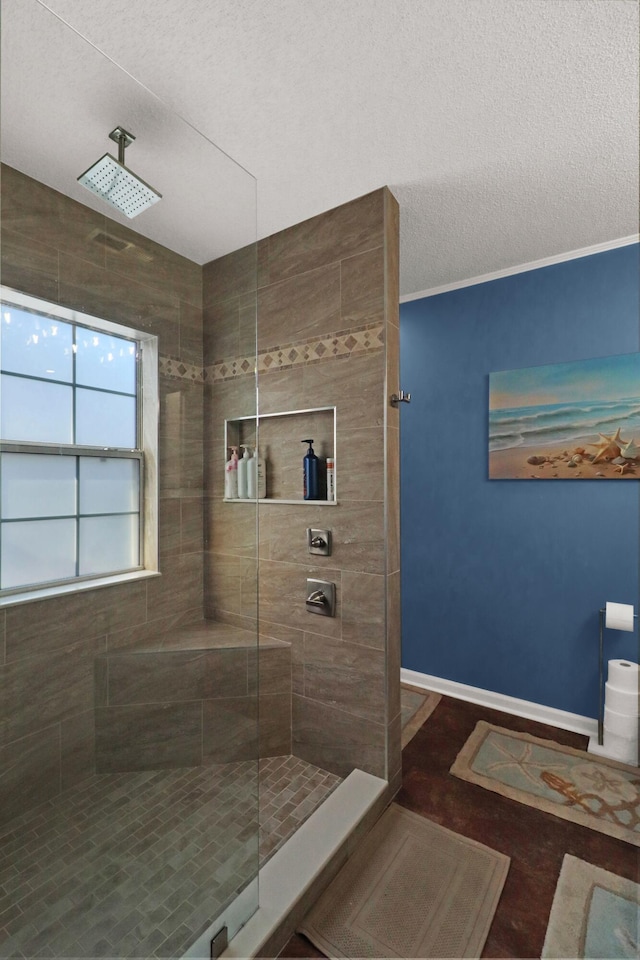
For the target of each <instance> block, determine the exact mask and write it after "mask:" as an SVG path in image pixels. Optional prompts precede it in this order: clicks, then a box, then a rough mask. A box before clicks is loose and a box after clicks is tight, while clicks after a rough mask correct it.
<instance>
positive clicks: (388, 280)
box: [384, 187, 400, 327]
mask: <svg viewBox="0 0 640 960" xmlns="http://www.w3.org/2000/svg"><path fill="white" fill-rule="evenodd" d="M384 245H385V255H386V272H385V290H386V307H385V312H386V317H387V323H391V324H393V325H394V326H396V327H398V326H399V325H400V207H399V206H398V201H397V200H396V198H395V197H394V195H393V194H392V193H391V191H390V190H389V188H388V187H385V188H384Z"/></svg>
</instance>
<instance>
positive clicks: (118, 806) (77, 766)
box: [0, 0, 258, 958]
mask: <svg viewBox="0 0 640 960" xmlns="http://www.w3.org/2000/svg"><path fill="white" fill-rule="evenodd" d="M0 3H1V7H2V10H1V12H2V25H3V29H2V59H1V68H2V76H1V82H2V86H1V90H0V93H1V98H2V100H1V106H2V110H1V112H0V116H1V122H2V129H1V134H2V138H1V160H2V178H1V188H2V195H1V207H0V210H1V213H2V217H3V221H4V224H5V225H6V224H10V229H7V230H6V231H3V263H2V277H1V278H0V279H1V281H2V283H3V284H4V285H5V286H7V287H9V288H11V289H13V290H19V291H21V292H23V293H26V294H30V295H31V296H34V297H38V298H40V299H42V300H43V301H46V302H49V303H52V304H57V305H62V306H64V307H66V308H69V309H70V310H75V311H79V312H80V313H82V314H83V315H85V316H87V317H89V318H90V317H95V318H99V319H100V320H106V321H108V322H109V323H108V325H107V332H106V333H104V332H101V333H100V334H96V335H95V337H94V336H90V337H87V338H86V342H85V341H84V340H83V341H82V342H77V343H76V344H73V342H72V340H71V339H70V333H69V331H70V329H71V325H65V324H63V323H57V327H56V330H55V332H54V329H53V327H54V326H56V324H55V323H53V321H52V325H49V326H47V324H46V321H41V320H40V321H38V322H40V323H41V324H42V323H44V325H45V327H46V330H45V329H44V327H43V328H42V329H40V328H38V329H33V323H34V321H32V319H31V318H30V316H29V314H28V312H25V314H24V316H23V315H20V316H18V315H17V314H16V316H15V317H12V323H14V327H13V329H14V331H18V333H19V334H20V336H19V337H18V336H16V337H15V338H14V339H13V340H12V341H11V344H10V346H9V347H7V348H6V349H5V350H4V351H3V356H2V358H1V366H2V377H3V385H2V387H3V389H2V411H1V420H2V427H3V432H2V440H3V441H6V444H5V447H4V449H3V451H2V456H3V457H5V456H6V457H16V458H17V459H15V460H13V461H9V467H8V468H7V471H6V475H5V480H6V483H7V486H6V487H5V486H4V485H3V494H2V498H0V499H2V507H3V512H2V515H1V516H0V522H2V528H3V530H4V528H7V530H8V528H11V530H9V532H8V533H6V534H5V533H3V536H2V557H0V559H2V558H5V559H7V558H9V554H11V556H10V558H9V559H10V560H11V565H10V564H9V563H6V564H3V565H2V568H0V576H1V575H2V569H5V570H10V569H11V567H14V568H16V569H18V570H19V575H20V581H21V582H25V581H27V582H31V583H37V582H43V581H45V580H50V579H52V578H53V579H55V578H57V577H63V576H69V575H73V574H74V570H75V568H76V566H77V565H78V566H79V569H80V573H81V574H86V575H88V576H90V577H94V576H95V577H96V583H95V584H94V581H93V579H91V580H90V581H89V582H88V584H87V582H85V584H84V585H83V586H84V589H82V590H78V591H75V592H74V591H73V590H71V591H68V588H67V591H66V592H65V591H63V592H59V593H58V594H55V595H48V594H47V593H46V591H41V592H40V594H39V596H38V599H37V600H36V599H35V598H34V597H33V596H32V597H31V599H30V598H29V595H28V592H26V593H21V594H15V593H11V587H12V586H13V584H12V583H11V582H8V581H7V582H5V581H2V582H1V584H0V626H1V625H2V624H5V623H6V631H5V635H4V637H2V636H0V651H2V650H4V652H5V662H4V665H2V664H0V702H2V704H3V711H4V713H3V721H6V722H5V723H4V726H3V739H2V740H1V741H0V769H1V770H3V771H7V770H10V771H11V775H10V776H8V777H2V778H0V835H2V836H3V838H4V839H5V840H7V843H8V846H10V848H11V851H12V855H11V857H10V858H9V860H7V861H1V860H0V887H2V888H3V889H5V891H8V890H9V889H11V891H12V893H11V894H9V900H10V902H9V903H8V905H7V906H8V908H9V914H5V915H4V917H5V918H6V916H8V915H10V919H9V920H8V921H7V922H6V924H5V925H4V926H3V927H0V954H2V955H3V956H7V957H14V956H15V957H24V956H37V955H42V954H45V953H46V955H47V956H49V957H69V956H84V957H87V956H98V955H102V956H104V955H108V956H117V957H120V958H127V957H140V956H146V957H158V958H159V957H179V956H183V955H185V954H187V953H188V954H189V955H190V956H206V957H208V956H209V941H210V939H211V937H212V935H214V934H215V933H217V931H218V929H219V927H220V926H221V925H223V924H227V925H228V927H229V936H230V937H232V936H233V933H234V932H235V930H236V929H238V928H239V926H241V925H242V924H244V923H245V922H246V920H247V919H248V917H249V916H250V915H251V913H253V911H254V910H255V909H256V908H257V874H258V731H257V723H258V709H257V696H258V678H257V670H258V656H257V599H256V598H257V584H256V556H257V547H256V522H255V515H256V504H255V503H247V504H245V505H242V506H241V509H242V510H243V516H242V557H239V556H235V557H234V556H232V555H231V552H229V553H227V554H225V553H224V551H220V554H218V553H217V552H216V551H217V547H218V545H219V544H220V542H221V537H224V535H225V534H224V531H225V529H226V527H225V523H226V518H224V517H222V518H221V517H220V516H219V514H217V513H215V514H214V513H212V512H211V510H210V501H211V497H210V488H209V486H208V478H209V477H210V476H213V475H214V474H215V475H216V477H217V476H218V474H220V477H222V473H221V472H220V470H219V464H220V463H222V464H223V463H224V457H223V451H222V450H221V449H220V444H219V442H218V441H216V442H215V445H214V447H212V446H210V445H209V442H210V440H211V437H212V435H213V434H214V433H215V432H216V431H217V429H218V427H217V424H218V423H219V424H220V425H222V424H223V423H224V418H225V416H226V414H225V412H223V410H222V409H219V410H215V411H212V410H211V408H207V416H206V418H205V404H206V403H207V402H208V400H207V397H208V396H209V394H207V393H206V391H208V390H209V387H208V386H205V384H209V383H210V382H211V380H212V376H213V371H212V370H210V369H208V365H209V359H208V356H207V355H205V353H204V349H203V339H204V342H205V343H206V342H207V341H208V339H209V338H210V336H211V331H212V327H213V318H212V317H211V316H210V315H208V314H207V303H206V299H205V300H203V273H204V269H205V268H204V267H203V265H207V264H209V263H211V262H214V261H217V260H219V259H220V258H224V257H226V256H228V255H230V254H234V252H235V251H238V250H243V251H249V256H248V258H247V257H245V260H244V261H243V262H244V269H245V274H244V276H245V278H246V280H247V286H246V288H245V289H244V290H243V296H244V300H243V304H242V310H243V323H244V326H243V342H242V356H243V360H246V358H247V357H248V358H251V357H255V352H256V351H255V289H256V279H255V274H256V257H255V249H256V247H255V243H256V233H255V231H256V226H255V225H256V189H255V181H254V180H253V178H252V177H251V176H250V175H249V174H247V173H246V171H244V170H243V169H242V168H240V167H239V166H238V165H237V164H235V163H234V162H233V161H232V160H230V158H229V157H228V156H226V155H225V154H224V153H222V152H221V151H219V150H218V149H217V148H216V147H215V146H214V145H213V144H212V143H211V142H210V141H209V140H207V139H206V138H205V137H203V136H201V135H200V134H199V133H198V132H197V130H195V129H194V128H193V127H192V126H191V125H189V124H187V123H186V122H184V121H183V120H182V119H181V118H180V117H178V116H176V115H175V114H174V113H172V112H171V111H170V110H169V109H168V107H167V106H166V105H165V104H163V103H162V102H161V101H160V100H158V99H157V98H156V97H155V96H154V95H153V94H151V93H150V92H149V91H148V89H146V88H144V87H142V86H141V85H139V84H138V83H137V82H136V81H135V80H134V79H132V77H131V76H130V75H129V74H128V73H125V72H124V71H123V70H120V69H119V67H118V66H117V65H116V64H115V63H114V61H113V59H112V58H113V57H117V56H118V51H117V50H105V51H104V54H103V53H102V52H100V51H98V50H97V49H96V48H95V47H94V46H92V44H91V43H90V42H88V41H87V40H86V39H84V38H83V37H82V36H80V34H78V33H76V32H75V31H74V30H73V29H72V28H71V27H69V26H68V25H67V24H65V23H63V22H62V21H60V20H59V19H58V18H57V17H56V16H55V15H54V14H53V13H52V12H51V11H50V10H49V9H47V8H46V7H44V6H43V5H42V4H41V3H40V2H37V0H0ZM72 26H73V25H72ZM36 105H38V110H37V111H36V109H35V107H36ZM106 116H108V117H109V118H110V120H109V121H108V123H111V125H112V126H115V124H116V123H121V124H123V125H124V126H125V127H126V128H127V130H129V131H131V132H132V133H133V135H134V136H135V138H136V139H135V142H133V143H132V144H131V145H130V146H129V147H128V148H127V156H126V164H127V166H128V167H129V168H130V169H132V170H133V171H134V172H135V174H136V175H138V176H140V177H142V178H143V179H144V180H145V181H146V182H148V183H151V184H153V186H154V188H156V189H157V190H158V191H159V192H160V193H161V194H162V199H161V200H159V201H158V203H156V204H155V205H154V206H153V207H151V208H149V209H147V210H144V211H143V212H142V213H140V215H139V216H137V217H136V218H135V219H131V220H130V219H128V218H127V217H126V216H125V215H124V214H120V213H119V212H118V211H117V210H115V209H114V208H113V207H110V206H106V205H105V204H104V202H103V201H102V200H101V198H100V197H98V196H97V195H95V194H93V193H91V192H89V191H88V190H87V189H86V188H85V187H83V186H82V185H81V184H79V183H78V182H77V177H78V176H79V175H80V174H81V173H82V172H83V171H84V170H86V169H87V168H89V167H90V166H91V165H92V164H93V163H94V162H95V161H96V160H97V159H98V158H99V157H100V156H101V155H103V154H104V153H105V152H107V151H110V152H115V147H114V145H113V144H112V142H111V141H110V140H109V138H108V135H109V133H110V129H111V128H110V127H109V126H107V127H105V126H104V123H105V121H104V117H106ZM61 129H69V130H73V131H74V135H73V138H72V143H71V144H70V141H69V138H68V137H61V136H60V131H61ZM252 304H253V306H252ZM203 316H204V321H203ZM120 324H122V325H123V326H125V327H129V328H133V329H136V330H140V329H142V330H144V331H145V332H147V331H148V332H149V333H150V334H153V335H155V336H156V337H157V338H158V340H157V348H158V355H159V398H157V399H154V398H153V397H151V396H150V395H149V394H148V393H147V392H146V390H147V385H146V383H142V393H141V404H142V407H143V408H144V411H145V417H144V423H145V424H146V426H145V427H144V429H145V430H148V429H149V428H148V420H147V417H146V414H147V413H148V411H149V404H156V403H157V406H158V411H157V421H158V429H157V434H158V436H157V439H158V443H157V455H155V454H153V453H152V454H145V455H144V457H143V460H142V463H141V464H140V465H139V464H138V461H137V460H136V461H134V460H131V459H128V458H127V457H123V456H122V452H120V454H119V456H118V457H116V456H115V455H110V454H109V451H108V450H105V454H104V458H103V457H102V456H101V455H98V456H96V455H94V456H87V455H86V452H83V451H79V452H78V455H77V456H69V455H68V454H69V453H70V451H69V450H68V449H66V450H65V451H63V452H65V453H66V454H67V456H57V455H56V454H55V451H52V450H51V449H50V447H51V446H56V445H62V444H65V445H66V444H71V443H77V444H83V445H84V444H86V445H89V446H91V447H94V448H95V447H105V448H108V447H111V446H118V447H122V446H124V447H127V448H128V447H131V448H133V447H135V446H136V425H137V424H136V421H137V420H139V419H140V417H139V414H138V416H136V415H135V413H134V410H135V393H136V383H137V378H139V377H140V376H141V373H140V369H141V368H140V366H139V363H138V360H139V358H138V357H137V356H136V351H135V348H134V347H133V346H132V344H131V341H130V340H127V339H126V337H125V336H122V335H119V330H120V331H121V328H120V326H119V325H120ZM45 332H46V337H44V333H45ZM34 335H35V336H36V337H37V338H38V341H37V344H36V345H35V348H34ZM29 338H31V339H30V344H31V347H30V349H29V351H27V348H26V346H25V344H24V343H23V342H22V341H26V340H28V339H29ZM45 341H46V349H45ZM36 348H37V349H36ZM74 348H75V349H74ZM116 355H117V356H118V357H119V358H120V359H124V360H126V361H127V364H126V369H124V368H123V365H122V364H121V363H118V364H117V370H116V365H113V364H112V362H111V360H110V357H112V356H113V357H115V356H116ZM214 359H215V360H217V359H218V358H217V357H216V358H214ZM252 370H253V366H252V367H251V371H252ZM114 371H115V372H114ZM251 371H250V373H249V374H248V375H247V376H246V377H245V378H244V387H243V389H246V396H245V398H244V400H243V407H242V412H243V413H246V414H247V415H251V414H253V415H255V404H256V389H255V379H254V377H253V375H252V372H251ZM142 375H143V376H144V374H142ZM27 376H28V377H30V378H32V379H33V380H34V382H37V390H35V389H34V387H33V384H30V386H29V390H28V397H34V396H35V397H36V400H35V401H34V402H31V401H30V400H28V397H27V396H26V393H27V391H22V392H21V389H20V388H21V382H22V380H23V379H24V378H25V377H27ZM216 377H217V374H216ZM74 380H75V382H76V383H77V384H78V388H77V390H76V393H75V399H74V398H73V397H72V390H71V387H70V386H69V384H70V383H71V382H74ZM23 394H25V395H23ZM152 409H153V411H154V413H155V408H152ZM234 411H236V412H237V410H236V406H235V404H234ZM151 419H153V417H152V418H151ZM214 423H215V425H214ZM210 427H211V429H210ZM74 431H75V432H74ZM205 438H206V444H205ZM40 441H41V442H44V443H47V444H49V445H50V446H49V448H48V449H47V450H46V451H43V454H46V456H44V455H42V454H40V455H38V456H37V459H38V461H39V469H38V470H36V471H35V475H34V476H31V475H29V476H28V477H26V475H24V470H23V467H24V463H23V462H22V460H20V458H21V457H27V455H28V456H32V454H27V451H26V449H25V448H24V444H25V442H26V443H33V442H40ZM7 446H10V447H11V449H9V450H7ZM16 446H19V447H20V449H18V450H16V449H15V448H16ZM96 452H97V451H94V453H96ZM100 453H101V451H100ZM47 457H50V458H51V460H50V461H49V460H47ZM34 459H35V457H34ZM63 461H64V465H62V462H63ZM54 464H55V465H54ZM70 464H73V468H74V469H73V471H71V472H73V473H74V476H73V477H72V476H71V472H69V471H70ZM60 470H62V471H63V473H64V476H62V475H61V474H60ZM65 470H66V471H67V472H66V473H65ZM138 470H139V471H140V472H139V474H138ZM32 473H33V471H32ZM67 473H69V475H68V476H67ZM156 476H157V477H158V482H159V491H160V493H159V500H158V510H157V516H156V515H154V513H155V512H154V510H146V511H143V517H144V522H143V523H142V527H143V535H142V543H143V544H145V543H146V542H147V540H148V539H149V532H150V531H149V524H154V525H155V524H157V527H158V530H157V533H158V536H157V539H158V543H159V561H158V563H157V564H156V563H155V559H154V555H153V552H152V553H151V554H150V556H151V560H150V561H148V562H147V568H148V569H147V571H146V573H147V576H146V577H145V578H141V579H139V580H136V579H130V578H131V577H132V576H135V574H133V575H132V574H128V575H127V577H128V578H126V579H125V578H124V577H123V578H122V579H121V582H120V581H118V578H117V577H116V578H114V579H115V581H116V582H113V583H108V584H107V583H105V582H104V580H103V581H100V580H99V576H100V571H101V570H107V569H109V570H113V568H114V566H115V567H119V568H121V569H122V568H125V569H126V568H130V567H132V566H136V564H137V562H138V560H139V559H140V560H141V562H142V560H143V558H139V557H138V555H137V543H138V529H139V525H140V517H139V507H140V501H141V500H142V501H144V500H145V491H146V489H147V482H148V479H149V477H156ZM139 493H141V495H140V496H139ZM67 499H69V503H71V500H72V499H75V500H76V501H77V506H78V508H79V512H78V520H75V519H67V518H66V517H65V516H63V515H61V513H60V511H61V509H62V506H63V505H64V504H66V502H67ZM25 501H26V502H27V503H33V502H34V501H35V502H36V503H37V506H36V507H34V508H33V509H34V511H35V512H32V513H20V511H21V510H22V509H23V507H24V503H25ZM54 501H55V502H54ZM52 506H54V507H55V510H52V511H51V512H45V511H48V510H49V508H50V507H52ZM16 511H18V513H16ZM70 512H73V511H70ZM12 514H13V516H12ZM205 532H206V537H205ZM151 539H152V540H153V538H151ZM234 540H238V541H239V537H238V538H236V537H234ZM205 579H206V583H207V588H206V591H203V586H202V585H203V581H205ZM240 582H241V591H240V589H239V588H238V591H236V589H235V586H234V584H238V585H239V584H240ZM16 583H17V581H16ZM98 585H99V587H100V588H99V589H97V586H98ZM227 589H228V590H229V592H230V593H231V594H233V595H234V596H235V594H236V592H237V593H238V595H239V594H240V592H241V599H239V600H238V607H237V609H236V608H234V610H233V611H230V610H229V607H228V604H227V603H226V599H225V597H224V592H225V590H227ZM42 593H44V595H42ZM205 596H206V602H205ZM212 598H215V599H212ZM3 641H4V644H3ZM62 849H63V850H64V856H63V857H62V856H61V855H60V850H62ZM3 922H4V921H3Z"/></svg>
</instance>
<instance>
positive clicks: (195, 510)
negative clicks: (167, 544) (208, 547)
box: [180, 497, 204, 554]
mask: <svg viewBox="0 0 640 960" xmlns="http://www.w3.org/2000/svg"><path fill="white" fill-rule="evenodd" d="M180 516H181V529H180V552H181V553H200V554H202V544H203V524H204V517H203V505H202V498H200V497H194V498H189V499H186V498H183V499H182V500H181V501H180Z"/></svg>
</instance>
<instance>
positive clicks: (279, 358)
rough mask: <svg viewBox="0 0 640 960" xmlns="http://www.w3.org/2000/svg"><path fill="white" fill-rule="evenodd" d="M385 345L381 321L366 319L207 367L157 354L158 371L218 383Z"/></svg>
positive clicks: (203, 381)
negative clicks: (363, 322)
mask: <svg viewBox="0 0 640 960" xmlns="http://www.w3.org/2000/svg"><path fill="white" fill-rule="evenodd" d="M383 346H384V334H383V325H382V324H381V323H369V324H367V325H366V326H363V327H359V328H357V329H355V330H339V331H338V332H337V333H329V334H327V336H325V337H321V338H319V339H314V340H298V341H295V342H293V343H284V344H279V345H277V346H274V347H269V349H268V350H263V351H262V352H261V353H259V354H258V357H257V361H256V357H255V356H253V355H252V356H248V357H231V358H228V359H225V360H217V361H216V362H215V363H212V364H210V366H208V367H204V368H203V367H199V366H197V365H196V364H193V363H184V362H183V361H182V360H176V359H175V358H174V357H160V373H161V374H162V375H163V376H165V377H172V378H173V379H177V380H191V381H193V382H194V383H217V382H219V381H221V380H233V379H234V378H235V377H243V376H245V375H247V374H253V373H255V370H256V362H257V369H258V373H266V372H267V371H269V370H284V369H286V368H287V367H297V366H299V365H300V364H302V363H305V364H309V363H320V362H321V361H323V360H333V359H334V357H347V356H351V355H352V354H354V353H364V352H365V351H367V350H379V349H381V348H382V347H383Z"/></svg>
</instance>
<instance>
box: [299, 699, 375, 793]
mask: <svg viewBox="0 0 640 960" xmlns="http://www.w3.org/2000/svg"><path fill="white" fill-rule="evenodd" d="M385 739H386V735H385V728H384V724H378V723H372V722H371V721H370V720H363V719H362V718H361V717H355V716H354V715H353V714H350V713H347V712H346V711H345V710H341V709H339V708H336V707H334V706H328V705H327V704H324V703H318V701H317V700H310V699H308V698H307V697H299V696H294V697H293V744H292V746H293V752H294V754H295V755H296V756H297V757H300V758H301V759H302V760H308V761H309V763H315V764H316V765H317V766H319V767H322V768H323V769H324V770H329V771H330V772H331V773H337V774H338V776H340V777H346V776H348V775H349V774H350V773H351V771H352V770H353V769H354V768H355V767H358V768H359V769H360V770H364V771H365V773H371V774H373V776H374V777H382V778H384V777H385Z"/></svg>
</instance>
